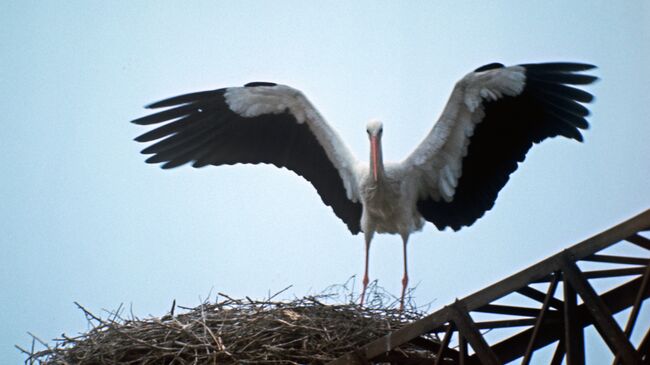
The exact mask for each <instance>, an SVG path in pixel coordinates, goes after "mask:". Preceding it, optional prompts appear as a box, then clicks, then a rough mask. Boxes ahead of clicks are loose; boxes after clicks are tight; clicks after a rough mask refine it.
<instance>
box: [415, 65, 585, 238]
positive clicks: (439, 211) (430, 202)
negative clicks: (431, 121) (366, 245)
mask: <svg viewBox="0 0 650 365" xmlns="http://www.w3.org/2000/svg"><path fill="white" fill-rule="evenodd" d="M593 68H594V66H592V65H588V64H581V63H540V64H523V65H517V66H511V67H504V66H503V65H501V64H497V63H494V64H489V65H485V66H483V67H481V68H479V69H477V70H476V71H474V72H472V73H470V74H468V75H467V76H465V77H464V78H463V79H462V80H460V81H459V82H458V83H457V84H456V86H455V87H454V90H453V91H452V94H451V97H450V99H449V101H448V103H447V105H446V107H445V109H444V111H443V113H442V115H441V116H440V119H439V120H438V122H437V123H436V124H435V126H434V127H433V129H432V130H431V132H430V133H429V135H428V136H427V137H426V138H425V139H424V141H423V142H422V143H421V144H420V145H419V146H418V147H417V148H416V149H415V151H413V152H412V153H411V155H410V156H409V157H407V159H406V160H405V161H403V162H402V164H403V165H404V166H403V167H404V168H406V169H407V170H408V171H409V174H408V176H409V178H411V179H413V180H414V181H412V184H413V185H414V186H416V187H417V189H418V194H419V195H418V197H419V200H418V203H417V208H418V210H419V212H420V214H421V215H422V216H423V217H424V218H425V219H426V220H428V221H430V222H432V223H434V224H435V225H436V226H437V227H438V229H441V230H442V229H444V228H446V227H451V228H453V229H454V230H459V229H460V228H461V227H463V226H469V225H471V224H473V223H474V222H475V221H476V220H477V219H478V218H480V217H481V216H483V214H484V213H485V212H486V211H487V210H489V209H491V208H492V206H493V205H494V202H495V200H496V198H497V195H498V193H499V191H500V190H501V189H502V188H503V186H504V185H505V184H506V182H507V181H508V179H509V176H510V174H511V173H512V172H514V171H515V170H516V169H517V166H518V163H519V162H522V161H523V160H524V158H525V156H526V153H527V152H528V150H529V149H530V148H531V146H532V145H533V144H534V143H539V142H541V141H543V140H544V139H546V138H549V137H555V136H564V137H567V138H570V139H575V140H577V141H582V134H581V133H580V130H581V129H586V128H588V126H589V124H588V123H587V120H586V119H585V117H586V116H587V115H588V114H589V111H588V109H587V108H586V107H585V106H584V105H582V103H589V102H591V101H592V100H593V96H592V95H591V94H589V93H587V92H585V91H583V90H581V89H578V88H575V87H573V86H570V85H587V84H590V83H592V82H593V81H595V80H596V79H597V78H596V77H594V76H591V75H585V74H583V73H581V72H582V71H586V70H590V69H593Z"/></svg>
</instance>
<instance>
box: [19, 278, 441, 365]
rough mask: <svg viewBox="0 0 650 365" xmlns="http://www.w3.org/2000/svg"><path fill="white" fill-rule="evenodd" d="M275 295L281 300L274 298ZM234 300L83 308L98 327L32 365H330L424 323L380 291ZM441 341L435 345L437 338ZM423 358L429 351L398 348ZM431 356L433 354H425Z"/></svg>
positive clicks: (38, 356) (35, 355)
mask: <svg viewBox="0 0 650 365" xmlns="http://www.w3.org/2000/svg"><path fill="white" fill-rule="evenodd" d="M273 297H274V296H273ZM273 297H272V296H269V299H265V300H252V299H250V298H246V299H234V298H231V297H228V296H226V295H224V294H221V293H219V296H218V297H217V298H219V299H218V300H215V302H212V303H210V302H204V303H203V304H201V305H200V306H198V307H196V308H184V307H179V308H180V309H181V310H182V311H183V313H180V314H174V312H175V309H176V306H175V304H174V305H173V306H172V309H171V311H170V313H168V314H167V315H164V316H162V317H160V318H158V317H151V318H146V319H138V318H134V317H133V316H131V318H130V319H125V318H123V317H122V312H123V310H122V309H121V308H120V309H118V310H116V311H113V312H109V315H108V317H107V318H105V319H102V318H100V317H98V316H96V315H94V314H92V313H90V312H89V311H88V310H86V309H85V308H83V307H82V306H81V305H79V304H77V305H78V306H79V308H80V309H81V310H83V312H84V314H85V315H86V317H87V318H88V321H89V323H90V324H91V325H92V328H91V329H90V330H89V331H88V332H87V333H83V334H81V335H79V336H76V337H68V336H66V335H63V336H62V338H59V339H55V340H54V342H55V344H54V345H52V346H50V345H48V344H46V343H44V342H43V341H40V340H38V339H37V338H36V337H34V339H35V340H36V341H39V342H41V344H42V345H43V346H45V347H46V349H45V350H42V351H35V350H34V346H33V345H34V343H32V350H31V351H27V350H23V349H21V350H22V351H23V352H25V353H26V354H27V355H28V358H27V360H26V363H30V364H79V365H82V364H84V365H95V364H97V365H99V364H101V365H105V364H325V363H327V362H329V361H331V360H334V359H336V358H337V357H339V356H341V355H343V354H345V353H348V352H351V351H355V350H357V349H358V348H359V347H360V346H363V345H365V344H367V343H369V342H371V341H372V340H374V339H376V338H379V337H381V336H383V335H385V334H387V333H389V332H391V331H394V330H396V329H398V328H400V327H402V326H404V325H405V324H407V323H409V322H412V321H413V320H416V319H419V318H420V317H421V316H422V313H421V312H420V311H418V310H417V309H416V308H415V307H414V306H413V305H411V302H410V300H409V302H408V304H409V305H408V306H407V308H406V309H405V310H403V311H399V310H398V309H397V308H396V302H395V301H393V302H392V303H391V304H390V305H386V304H385V301H386V300H385V299H386V295H385V294H382V293H381V292H380V290H378V289H377V288H376V287H375V288H374V289H373V291H372V292H371V301H370V303H369V305H368V306H364V307H360V306H359V305H358V304H355V303H353V302H352V300H351V299H352V297H350V300H349V301H348V304H328V301H330V300H331V299H332V295H331V294H330V295H318V296H308V297H305V298H301V299H294V300H292V301H275V300H273ZM429 340H434V339H429ZM398 351H399V352H400V354H401V356H405V357H409V354H412V355H413V356H416V355H417V357H420V358H422V354H421V353H419V352H421V349H419V348H416V347H414V346H406V347H404V348H402V349H399V350H398ZM425 356H426V357H429V355H425Z"/></svg>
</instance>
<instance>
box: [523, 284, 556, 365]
mask: <svg viewBox="0 0 650 365" xmlns="http://www.w3.org/2000/svg"><path fill="white" fill-rule="evenodd" d="M558 281H559V277H558V275H557V274H554V275H553V281H551V284H550V285H549V286H548V291H547V292H546V296H545V297H544V303H542V310H541V311H540V313H539V316H538V317H537V321H536V322H535V327H533V334H532V335H531V336H530V342H528V347H526V352H525V353H524V359H523V360H522V362H521V365H528V364H529V363H530V359H531V358H532V355H533V349H534V346H535V341H536V340H537V335H538V334H539V329H540V328H541V326H542V323H544V319H545V316H544V315H545V314H546V312H547V311H548V307H549V305H550V304H551V298H553V296H554V295H555V290H556V289H557V283H558Z"/></svg>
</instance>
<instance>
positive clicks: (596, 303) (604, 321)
mask: <svg viewBox="0 0 650 365" xmlns="http://www.w3.org/2000/svg"><path fill="white" fill-rule="evenodd" d="M562 272H563V274H564V284H565V286H567V285H566V284H567V282H568V283H569V284H571V286H572V287H573V288H575V290H576V291H577V292H578V294H580V296H581V297H582V300H583V301H584V303H585V305H586V306H587V308H588V309H589V311H590V313H591V315H592V316H593V318H594V324H595V325H596V329H597V330H598V332H600V335H601V336H602V337H603V339H604V340H605V342H606V343H607V345H608V346H609V348H610V349H611V350H612V353H614V354H620V355H621V358H622V359H623V361H625V363H626V364H630V365H633V364H641V358H640V357H639V354H638V353H637V352H636V351H635V349H634V347H633V346H632V344H631V343H630V341H629V340H628V339H627V338H626V337H625V335H624V334H623V331H622V330H621V328H620V327H619V326H618V324H617V323H616V321H615V320H614V317H613V316H612V313H611V312H610V310H609V308H607V306H606V305H605V303H603V301H602V299H601V298H600V297H599V296H598V294H597V293H596V291H595V290H594V288H592V287H591V285H589V282H588V281H587V279H585V277H584V276H583V275H582V273H581V271H580V269H579V268H578V266H577V265H576V264H575V262H573V261H572V260H571V258H570V256H569V254H565V255H563V260H562ZM564 301H565V302H566V301H567V299H566V298H565V300H564ZM568 349H569V347H568V346H567V350H568Z"/></svg>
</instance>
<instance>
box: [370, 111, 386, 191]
mask: <svg viewBox="0 0 650 365" xmlns="http://www.w3.org/2000/svg"><path fill="white" fill-rule="evenodd" d="M383 130H384V126H383V125H382V124H381V122H380V121H379V120H376V119H371V120H370V121H369V122H368V125H367V126H366V131H367V132H368V138H369V139H370V159H371V160H372V161H371V163H372V165H371V166H372V176H373V177H374V179H375V181H377V178H378V171H379V170H378V169H379V168H380V167H381V166H380V164H381V144H380V142H381V134H382V132H383Z"/></svg>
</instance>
